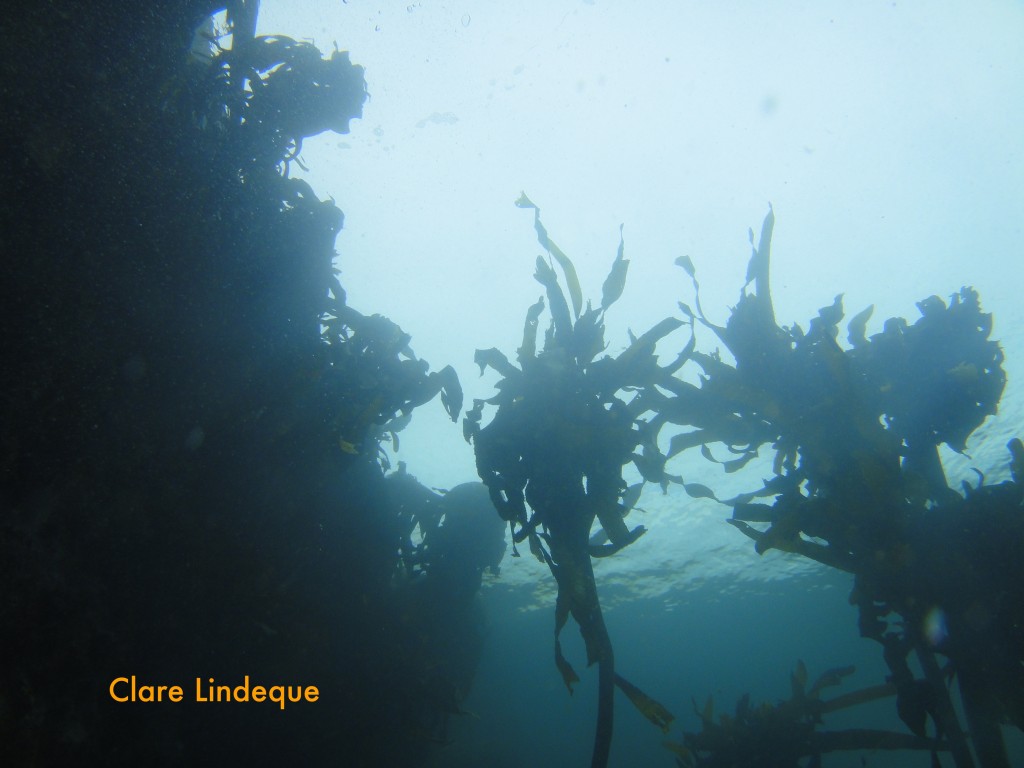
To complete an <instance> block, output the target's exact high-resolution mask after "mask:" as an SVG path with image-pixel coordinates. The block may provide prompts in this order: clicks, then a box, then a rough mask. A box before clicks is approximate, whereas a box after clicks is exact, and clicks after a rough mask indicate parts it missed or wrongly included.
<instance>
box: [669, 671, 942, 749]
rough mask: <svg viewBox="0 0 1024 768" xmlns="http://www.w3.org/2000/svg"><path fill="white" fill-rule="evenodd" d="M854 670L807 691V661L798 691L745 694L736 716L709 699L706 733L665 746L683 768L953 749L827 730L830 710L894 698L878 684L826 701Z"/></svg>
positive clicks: (828, 675)
mask: <svg viewBox="0 0 1024 768" xmlns="http://www.w3.org/2000/svg"><path fill="white" fill-rule="evenodd" d="M853 672H854V668H853V667H838V668H835V669H830V670H827V671H826V672H824V673H823V674H822V675H821V676H820V677H818V679H817V680H816V681H815V683H814V684H813V685H811V687H810V688H807V668H806V666H804V663H803V662H802V661H798V662H797V666H796V669H794V670H793V672H792V674H791V675H790V685H791V689H792V693H791V695H790V697H789V698H788V699H784V700H782V701H779V702H778V703H776V704H770V703H768V702H763V703H761V704H759V705H753V704H751V702H750V695H749V694H745V695H743V696H742V697H741V698H740V699H739V701H737V703H736V708H735V710H734V712H733V714H731V715H730V714H727V713H720V714H719V715H718V717H717V718H716V717H715V702H714V699H713V698H712V697H710V696H709V697H708V699H707V700H706V702H705V703H704V705H703V706H702V707H698V706H697V703H696V702H694V705H693V710H694V713H695V714H696V715H697V717H698V718H699V720H700V725H701V730H700V731H698V732H684V734H683V737H682V741H665V742H663V744H664V746H665V748H666V749H668V750H669V751H670V752H672V753H673V754H674V755H675V756H676V764H677V765H678V766H679V768H734V767H735V766H761V765H770V766H773V767H775V768H799V766H800V765H801V764H802V763H801V761H803V760H809V761H810V762H808V763H806V764H807V765H819V766H820V765H821V756H822V755H823V754H826V753H829V752H838V751H849V750H921V751H928V752H931V753H932V756H933V760H936V759H937V758H936V757H935V755H936V754H937V752H939V751H944V750H946V749H948V748H949V746H948V744H947V743H946V742H944V741H942V740H940V739H929V738H925V737H923V736H916V735H914V736H912V735H908V734H905V733H895V732H892V731H882V730H876V729H864V728H858V729H847V730H841V731H822V730H819V726H820V725H821V723H822V716H823V715H825V714H828V713H830V712H836V711H839V710H842V709H848V708H850V707H854V706H858V705H861V704H865V703H868V702H871V701H876V700H878V699H882V698H886V697H889V696H893V695H894V694H895V693H896V686H894V685H892V684H888V685H880V686H873V687H870V688H864V689H861V690H859V691H854V692H852V693H847V694H844V695H842V696H837V697H836V698H834V699H830V700H825V699H823V698H822V697H821V693H822V691H823V690H824V689H825V688H828V687H832V686H838V685H841V684H842V681H843V679H844V678H845V677H847V676H848V675H850V674H852V673H853Z"/></svg>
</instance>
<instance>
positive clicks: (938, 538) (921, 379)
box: [649, 210, 1024, 767]
mask: <svg viewBox="0 0 1024 768" xmlns="http://www.w3.org/2000/svg"><path fill="white" fill-rule="evenodd" d="M774 221H775V219H774V213H773V212H772V211H771V210H769V212H768V215H767V216H766V217H765V221H764V225H763V227H762V231H761V237H760V239H759V241H758V244H757V245H756V246H754V236H753V232H751V234H750V241H751V246H752V248H753V252H752V255H751V258H750V263H749V266H748V270H747V283H746V285H745V286H744V288H743V290H742V291H741V294H740V299H739V301H738V303H737V304H736V306H735V308H734V309H733V310H732V312H731V314H730V317H729V319H728V321H727V322H726V323H725V325H717V324H715V323H713V322H711V321H710V320H709V319H708V318H707V316H706V315H705V314H704V311H703V308H702V307H701V303H700V297H699V291H700V286H699V284H698V282H697V279H696V269H695V268H694V265H693V263H692V261H691V260H690V259H689V258H686V257H684V258H681V259H679V260H677V262H676V263H677V264H678V265H679V266H681V267H682V268H683V270H684V271H685V272H686V274H687V275H688V277H689V278H690V280H691V282H692V284H693V292H694V305H695V307H696V310H694V309H691V308H690V305H689V304H686V303H682V302H680V309H681V311H682V312H683V314H684V316H685V317H686V318H687V319H688V320H689V321H690V322H699V323H700V324H701V325H702V326H704V327H707V328H709V329H711V330H712V331H713V332H714V334H715V335H716V336H717V338H718V339H719V341H720V342H721V343H722V344H724V346H725V348H726V350H727V351H728V353H729V354H730V355H731V357H732V359H733V361H734V362H731V363H730V362H728V361H727V360H726V359H723V356H722V355H719V354H718V353H715V354H713V355H709V354H704V353H701V352H698V351H691V352H690V353H689V354H688V359H689V360H691V361H692V362H693V363H695V364H696V365H697V366H698V367H699V368H700V375H699V381H700V383H699V386H698V385H693V384H689V383H685V382H682V381H677V382H676V383H675V384H674V385H673V386H662V387H661V389H662V390H663V391H662V392H661V393H659V394H658V395H649V396H650V397H651V398H653V402H654V403H656V408H655V410H656V415H655V416H654V417H653V418H652V420H651V426H652V428H654V429H658V428H659V427H660V426H662V425H664V424H676V425H679V426H681V427H684V428H686V431H682V432H680V433H679V434H676V435H674V436H672V437H671V438H670V440H669V449H668V456H670V457H671V456H675V455H677V454H679V453H682V452H684V451H687V450H692V449H693V448H697V447H699V448H700V451H701V454H702V455H703V457H704V458H705V459H706V460H707V461H709V462H712V463H713V464H715V465H717V466H718V467H720V468H721V470H722V471H726V472H728V471H737V470H739V469H741V468H742V467H743V466H744V464H745V463H746V462H748V461H750V460H751V459H752V458H753V457H754V456H756V455H761V454H763V453H764V452H765V451H766V449H769V450H771V451H774V461H773V466H772V476H771V477H769V478H768V479H767V480H765V481H764V482H763V484H762V486H761V487H760V488H755V489H753V490H751V491H750V492H748V493H743V494H739V495H737V496H735V497H733V498H731V499H720V498H719V497H718V496H717V495H716V494H715V492H714V491H713V489H712V488H711V487H710V486H709V485H703V484H696V483H687V484H686V485H684V490H685V491H686V492H687V493H688V494H689V495H690V496H692V497H696V498H708V499H712V500H716V501H719V502H721V503H723V504H726V505H728V506H730V507H731V508H732V512H733V514H732V519H730V520H729V521H728V522H729V523H730V524H731V525H733V526H734V527H736V528H737V529H738V530H740V531H741V532H742V533H743V534H745V535H746V536H748V537H750V538H751V539H753V540H754V541H755V549H756V551H757V552H758V553H764V552H766V551H768V550H770V549H777V550H780V551H783V552H788V553H794V554H798V555H801V556H803V557H807V558H810V559H812V560H815V561H817V562H820V563H823V564H825V565H828V566H830V567H833V568H837V569H840V570H843V571H846V572H849V573H852V574H854V575H855V586H854V592H853V595H851V602H853V603H854V604H855V605H857V607H858V609H859V612H860V622H859V623H860V631H861V634H862V635H864V636H866V637H870V638H872V639H875V640H876V641H878V642H879V643H880V644H882V646H883V648H884V653H885V660H886V663H887V664H888V666H889V668H890V671H891V673H892V680H893V683H894V685H895V686H896V695H897V705H898V710H899V714H900V716H901V718H902V719H903V721H904V722H905V723H906V724H907V726H908V727H909V728H910V729H911V730H912V731H913V733H914V734H915V736H918V737H921V736H924V734H925V725H926V722H927V720H928V719H929V718H930V719H931V720H932V721H933V722H934V723H935V727H936V729H937V731H938V732H939V733H942V734H943V735H944V736H945V737H946V738H947V739H948V740H949V741H948V743H949V745H950V750H951V752H952V754H953V758H954V760H955V761H956V764H957V765H958V766H961V767H962V766H967V765H972V764H973V761H972V758H971V755H970V751H969V749H968V747H967V746H966V739H967V738H968V737H967V736H966V735H965V734H964V733H963V731H962V730H961V729H960V727H959V725H958V724H957V722H956V715H955V713H954V712H953V709H952V707H951V706H950V704H949V698H948V694H947V692H946V690H945V685H944V684H943V682H942V677H941V675H940V673H939V672H938V665H937V663H936V662H935V659H934V655H935V654H936V653H938V654H942V655H944V656H946V657H947V658H948V659H949V661H950V670H951V671H952V672H954V673H955V675H956V676H957V679H958V681H959V683H960V690H961V696H962V698H963V701H964V708H965V711H966V714H967V717H968V721H969V723H970V726H971V728H970V731H971V736H970V738H971V739H972V741H973V744H974V747H975V750H976V751H977V754H978V757H979V759H980V761H981V762H982V764H983V765H984V766H996V767H1001V766H1004V765H1007V762H1006V756H1005V748H1004V747H1003V745H1002V739H1001V735H1000V734H999V732H998V723H999V722H1000V721H1002V720H1009V721H1011V722H1013V723H1014V724H1016V725H1017V726H1018V727H1024V697H1022V696H1021V691H1022V690H1024V672H1022V667H1021V663H1022V662H1024V652H1022V651H1021V649H1022V648H1024V644H1022V643H1021V639H1022V638H1021V633H1020V630H1019V627H1020V626H1024V623H1022V622H1024V612H1022V609H1021V606H1022V605H1024V565H1022V562H1024V561H1022V559H1021V557H1020V552H1021V550H1022V548H1024V519H1022V516H1021V514H1020V508H1021V503H1022V499H1024V488H1022V485H1021V468H1022V466H1024V449H1022V447H1021V443H1020V441H1019V440H1014V441H1011V442H1010V444H1009V446H1008V448H1009V451H1010V470H1011V471H1010V474H1011V475H1012V477H1013V479H1012V480H1011V481H1006V482H1003V483H1000V484H997V485H987V484H985V482H984V477H983V476H982V475H981V473H978V475H979V482H978V484H977V486H972V485H969V484H966V483H965V484H963V487H962V493H958V492H957V491H956V490H954V489H952V488H950V487H949V484H948V482H947V480H946V476H945V472H944V470H943V467H942V463H941V461H940V459H939V451H938V449H939V446H940V445H941V444H945V445H946V446H947V447H949V448H950V449H952V450H954V451H957V452H960V453H963V452H964V450H965V449H966V444H967V440H968V438H969V436H970V435H971V434H972V433H973V432H974V431H975V430H976V429H977V428H978V427H979V426H980V425H981V424H982V423H983V422H984V421H985V419H986V418H988V417H989V416H992V415H994V414H995V413H996V408H997V404H998V402H999V399H1000V397H1001V395H1002V392H1003V389H1004V387H1005V384H1006V374H1005V372H1004V370H1003V368H1002V362H1003V353H1002V350H1001V349H1000V347H999V344H998V343H997V342H995V341H993V340H991V339H990V338H989V336H990V333H991V330H992V317H991V315H989V314H986V313H984V312H983V311H982V310H981V304H980V301H979V298H978V295H977V292H976V291H974V290H973V289H972V288H969V287H964V288H961V289H960V290H959V291H958V292H957V293H954V294H953V295H952V296H951V297H950V298H949V300H948V301H944V300H942V299H940V298H938V297H936V296H931V297H929V298H927V299H924V300H923V301H921V302H919V303H918V304H917V307H918V310H919V312H920V315H921V316H920V317H919V318H918V319H917V320H916V321H915V322H914V323H908V322H907V321H906V320H904V319H902V318H892V319H890V320H887V321H885V323H884V324H883V326H882V331H881V332H879V333H876V334H874V335H871V336H868V331H867V323H868V320H869V319H870V317H871V315H872V308H871V307H868V308H867V309H865V310H862V311H861V312H859V313H857V314H856V315H854V317H853V318H852V319H851V320H850V321H849V323H848V324H847V334H846V339H847V341H848V343H849V347H847V348H843V347H841V346H840V344H839V342H838V338H839V336H840V327H839V326H840V323H841V322H842V320H843V317H844V308H843V297H842V295H841V294H840V295H838V296H836V297H835V298H834V299H833V300H832V302H831V303H830V304H828V305H826V306H823V307H822V308H821V309H820V310H819V311H818V314H817V316H816V317H814V318H812V319H811V320H810V322H809V323H808V327H807V330H806V332H805V331H804V330H803V329H802V328H801V327H800V326H799V325H793V326H791V327H781V326H779V325H778V323H777V321H776V318H775V313H774V307H773V303H772V299H771V289H770V281H769V266H770V246H771V233H772V229H773V227H774ZM751 286H753V290H750V289H751ZM666 393H668V394H666ZM715 443H722V444H724V445H726V446H727V448H728V450H729V451H730V452H732V453H735V454H736V455H737V456H738V457H739V458H737V459H732V460H728V461H722V460H720V459H718V458H716V457H715V455H714V454H713V453H712V452H711V449H710V448H709V446H710V445H712V444H715ZM758 498H760V499H764V500H765V502H767V503H764V502H755V501H754V500H755V499H758ZM1000 595H1001V596H1003V597H999V596H1000ZM935 611H938V613H934V612H935ZM890 613H895V614H897V615H898V616H899V617H900V618H901V619H902V622H901V623H900V624H899V625H898V626H897V627H896V628H894V627H893V625H892V624H891V622H889V621H888V620H887V619H886V616H887V615H888V614H890ZM979 615H984V616H985V617H986V620H985V621H984V622H983V623H984V628H982V627H981V626H979V625H978V617H979ZM936 617H937V618H936ZM929 627H930V628H931V629H929ZM911 652H913V653H915V654H916V655H917V656H918V659H919V661H920V663H921V666H922V669H924V670H925V672H926V676H925V679H924V680H920V679H916V678H915V677H914V675H913V674H912V673H911V671H910V669H909V666H908V664H907V661H906V657H907V655H908V654H909V653H911ZM929 670H931V671H929Z"/></svg>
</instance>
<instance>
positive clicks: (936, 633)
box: [922, 606, 949, 648]
mask: <svg viewBox="0 0 1024 768" xmlns="http://www.w3.org/2000/svg"><path fill="white" fill-rule="evenodd" d="M922 629H923V630H924V636H925V637H926V638H927V639H928V642H929V643H930V644H931V646H932V648H935V647H937V646H939V645H942V643H944V642H945V641H946V638H948V637H949V629H948V628H947V627H946V612H945V611H944V610H942V609H941V608H939V607H938V606H935V607H934V608H932V609H931V610H930V611H928V615H926V616H925V617H924V626H923V627H922Z"/></svg>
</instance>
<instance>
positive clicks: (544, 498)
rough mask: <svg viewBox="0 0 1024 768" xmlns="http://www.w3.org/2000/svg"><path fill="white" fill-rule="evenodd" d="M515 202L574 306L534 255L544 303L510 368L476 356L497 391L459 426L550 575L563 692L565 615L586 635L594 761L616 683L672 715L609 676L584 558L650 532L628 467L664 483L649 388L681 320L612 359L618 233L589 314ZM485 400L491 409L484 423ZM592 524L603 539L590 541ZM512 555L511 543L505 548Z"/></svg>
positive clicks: (621, 261)
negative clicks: (636, 519) (607, 326)
mask: <svg viewBox="0 0 1024 768" xmlns="http://www.w3.org/2000/svg"><path fill="white" fill-rule="evenodd" d="M516 205H518V206H519V207H521V208H532V209H533V211H534V225H535V228H536V230H537V239H538V241H539V242H540V244H541V246H542V247H543V248H544V249H545V250H546V251H547V252H548V254H549V255H550V256H551V258H552V259H554V261H555V262H556V263H557V264H558V266H559V267H560V268H561V270H562V274H563V276H564V278H565V281H566V283H567V285H568V290H569V296H570V301H571V305H572V310H571V312H570V301H566V298H565V295H564V293H563V291H562V287H561V284H560V282H559V280H558V276H557V274H556V272H555V270H554V268H553V267H552V266H551V265H550V264H548V262H547V261H546V260H545V259H544V258H543V257H539V258H538V259H537V262H536V272H535V275H534V276H535V278H536V279H537V281H538V282H539V283H541V285H543V287H544V289H545V296H546V299H547V301H546V303H545V300H544V298H541V299H540V300H538V302H537V303H536V304H534V305H533V306H532V307H530V309H529V311H528V312H527V316H526V321H525V323H524V331H523V341H522V344H521V345H520V347H519V350H518V354H517V362H518V367H517V366H516V365H513V364H512V363H511V362H510V361H509V360H508V358H507V357H506V356H505V355H504V354H502V353H501V352H499V351H498V350H496V349H489V350H478V351H477V353H476V356H475V361H476V362H477V364H478V365H480V367H481V371H483V370H484V369H485V368H488V367H490V368H492V369H494V370H495V371H496V372H497V373H499V374H500V375H501V376H502V379H501V381H500V382H499V383H498V384H497V390H498V391H497V394H495V395H494V397H492V398H490V399H489V400H487V401H484V400H475V401H474V405H473V407H472V408H471V409H470V410H469V411H468V412H467V414H466V417H465V420H464V422H463V430H464V434H465V436H466V439H467V441H472V443H473V445H474V449H475V453H476V464H477V472H478V473H479V475H480V478H481V479H482V480H483V482H484V483H485V484H486V485H487V487H488V490H489V492H490V496H491V501H492V502H493V504H494V506H495V508H496V509H497V511H498V514H499V515H500V516H501V518H502V519H503V520H505V521H507V522H508V524H509V528H510V530H511V534H512V539H513V543H514V544H520V543H522V542H523V541H528V542H529V547H530V551H531V552H532V553H533V554H534V555H535V556H536V557H537V558H538V559H539V560H540V561H541V562H544V563H545V564H546V565H547V566H548V568H549V569H550V571H551V573H552V575H553V576H554V578H555V582H556V584H557V587H558V590H557V597H556V601H555V664H556V667H557V668H558V670H559V673H560V674H561V676H562V680H563V682H564V683H565V685H566V687H567V688H568V690H569V691H570V693H571V692H572V690H573V686H574V685H575V684H576V683H577V682H578V681H579V676H578V675H577V673H576V671H575V670H574V669H573V667H572V665H571V664H570V663H569V661H568V660H567V659H566V658H565V657H564V655H563V654H562V647H561V642H560V640H559V635H560V633H561V630H562V628H563V627H564V626H565V624H566V623H567V622H568V619H569V617H570V616H571V617H572V618H573V620H574V621H575V622H576V624H577V626H578V627H579V629H580V633H581V635H582V636H583V640H584V644H585V647H586V654H587V665H588V666H590V665H593V664H597V665H598V674H599V681H598V696H599V700H598V720H597V729H596V734H595V738H594V751H593V758H592V765H593V766H604V765H606V764H607V761H608V754H609V750H610V746H611V738H612V724H613V711H614V710H613V694H614V687H615V685H616V684H617V685H618V686H619V687H620V688H621V689H622V690H623V691H624V692H625V693H626V694H627V696H628V697H629V699H630V700H631V701H632V702H633V703H634V705H636V706H637V708H638V709H639V710H640V711H641V712H642V713H643V714H644V715H645V717H647V718H648V719H650V720H651V721H652V722H653V723H654V724H655V725H657V726H658V727H660V728H665V727H667V725H668V723H669V722H671V720H672V716H671V714H669V713H668V711H667V710H665V709H664V707H662V706H661V705H660V704H658V703H657V702H655V701H654V700H653V699H651V698H650V697H648V696H647V695H646V694H644V693H643V692H642V691H640V690H639V689H637V688H636V687H635V686H633V685H631V684H630V683H629V682H628V681H626V680H624V679H623V678H622V677H621V676H619V675H618V674H617V673H616V672H615V663H614V654H613V649H612V644H611V640H610V638H609V636H608V631H607V628H606V627H605V624H604V619H603V616H602V613H601V605H600V601H599V599H598V593H597V584H596V582H595V579H594V572H593V566H592V564H591V557H606V556H609V555H611V554H614V553H615V552H618V551H620V550H621V549H623V548H624V547H627V546H629V545H630V544H632V543H634V542H635V541H636V540H637V539H639V538H640V537H641V536H642V535H643V534H644V533H645V531H646V529H645V528H644V526H642V525H637V526H635V527H632V528H630V527H629V526H628V525H627V524H626V517H627V516H628V515H629V512H630V510H631V509H632V508H633V507H634V505H635V504H636V502H637V500H638V498H639V495H640V491H641V488H642V483H641V484H634V485H632V486H629V485H627V483H626V481H625V479H624V478H623V470H624V468H625V467H627V466H628V465H629V464H630V463H633V464H635V465H636V466H637V468H638V469H639V470H640V472H641V475H642V476H643V478H644V481H645V482H655V483H659V484H663V483H666V482H668V476H667V475H666V474H665V472H664V463H665V457H664V456H663V455H662V454H661V453H660V451H659V450H658V448H657V434H656V429H654V428H652V425H651V423H650V422H649V421H648V420H645V418H644V416H645V414H647V413H648V412H649V410H650V406H651V404H654V403H655V402H656V400H655V398H654V395H655V394H656V389H655V387H656V385H657V384H658V383H659V382H666V381H668V380H669V379H670V378H671V374H672V372H673V371H674V370H675V369H676V368H677V367H678V363H677V364H676V365H675V367H667V368H666V367H662V366H659V364H658V360H657V356H656V354H655V347H656V345H657V343H658V342H659V341H660V340H661V339H663V338H664V337H665V336H667V335H668V334H670V333H671V332H672V331H674V330H676V329H677V328H679V327H680V326H681V325H683V323H682V322H681V321H679V320H676V319H674V318H669V319H667V320H665V321H662V322H661V323H659V324H657V325H656V326H655V327H654V328H652V329H651V330H649V331H647V332H646V333H644V334H643V335H641V336H640V337H639V338H637V339H634V340H633V341H632V343H631V344H630V345H629V346H628V347H627V348H626V349H625V350H624V351H623V352H622V353H621V354H619V355H618V356H616V357H611V356H608V355H604V356H601V353H602V352H604V350H605V349H606V344H605V341H604V317H605V313H606V312H607V310H608V309H609V308H610V307H611V306H612V305H614V304H615V302H616V301H617V300H618V299H619V297H620V296H621V295H622V291H623V287H624V284H625V277H626V272H627V269H628V264H629V262H628V261H627V260H626V259H625V257H624V248H625V246H624V242H623V240H622V237H621V228H620V239H619V248H618V252H617V254H616V257H615V260H614V261H613V263H612V268H611V271H610V273H609V275H608V277H607V279H606V280H605V282H604V285H603V288H602V300H601V306H600V307H599V308H597V309H594V308H592V307H591V305H590V304H589V303H588V304H587V307H586V309H585V310H583V308H582V291H581V290H580V287H579V281H578V278H577V277H576V271H575V268H574V267H573V265H572V262H571V260H570V259H569V258H568V257H567V256H566V255H565V254H564V253H563V252H562V251H561V250H560V249H559V248H558V247H557V246H556V245H555V244H554V243H553V242H552V241H551V239H550V238H549V237H548V234H547V230H546V229H545V228H544V226H543V224H541V220H540V210H539V209H538V208H537V206H536V205H534V204H533V203H532V202H531V201H530V200H529V199H528V198H527V197H526V196H525V195H523V196H521V197H520V198H519V200H518V201H517V202H516ZM545 307H547V308H549V310H550V314H551V320H550V324H549V327H548V330H547V332H546V334H545V337H544V342H543V345H542V346H541V348H540V351H539V352H538V351H537V349H538V346H537V339H536V335H537V332H538V323H539V317H540V314H541V312H543V310H544V308H545ZM488 404H489V405H492V406H496V407H497V410H496V412H495V413H494V416H493V418H492V419H491V421H490V422H489V423H488V424H486V425H485V426H483V425H482V424H481V422H482V416H483V411H484V408H485V406H486V405H488ZM595 521H596V523H597V524H598V525H599V526H600V531H601V532H602V534H603V535H602V536H601V537H595V538H594V540H593V541H592V540H591V529H592V527H593V526H594V524H595ZM602 540H605V541H607V542H608V543H602ZM518 554H519V553H518V550H515V549H514V550H513V555H515V556H518Z"/></svg>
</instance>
